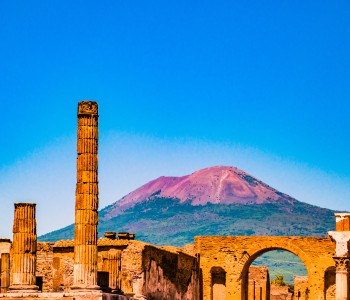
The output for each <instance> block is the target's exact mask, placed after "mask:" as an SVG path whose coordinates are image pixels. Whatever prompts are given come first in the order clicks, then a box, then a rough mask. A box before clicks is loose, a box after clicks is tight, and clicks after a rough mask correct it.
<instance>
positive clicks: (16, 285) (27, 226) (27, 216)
mask: <svg viewBox="0 0 350 300" xmlns="http://www.w3.org/2000/svg"><path fill="white" fill-rule="evenodd" d="M35 206H36V204H35V203H15V218H14V222H13V243H12V266H11V272H12V283H11V285H10V288H9V289H10V291H23V292H36V291H37V290H38V286H36V285H35V282H36V277H35V269H36V220H35Z"/></svg>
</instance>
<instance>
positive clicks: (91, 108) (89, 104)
mask: <svg viewBox="0 0 350 300" xmlns="http://www.w3.org/2000/svg"><path fill="white" fill-rule="evenodd" d="M79 115H92V116H97V115H98V104H97V102H96V101H91V100H84V101H80V102H79V103H78V116H79Z"/></svg>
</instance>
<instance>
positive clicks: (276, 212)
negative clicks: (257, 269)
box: [39, 166, 334, 246]
mask: <svg viewBox="0 0 350 300" xmlns="http://www.w3.org/2000/svg"><path fill="white" fill-rule="evenodd" d="M333 214H334V211H332V210H330V209H326V208H320V207H317V206H313V205H309V204H307V203H303V202H300V201H297V200H296V199H294V198H292V197H290V196H288V195H286V194H284V193H281V192H279V191H277V190H276V189H274V188H272V187H270V186H269V185H267V184H265V183H263V182H262V181H260V180H258V179H257V178H255V177H253V176H251V175H249V174H247V173H246V172H244V171H242V170H239V169H237V168H235V167H224V166H216V167H210V168H206V169H202V170H199V171H196V172H194V173H192V174H190V175H186V176H181V177H165V176H162V177H159V178H157V179H155V180H153V181H150V182H148V183H146V184H145V185H143V186H141V187H140V188H138V189H136V190H135V191H133V192H131V193H129V194H128V195H126V196H125V197H123V198H122V199H120V200H119V201H116V202H114V203H113V204H111V205H109V206H107V207H105V208H103V209H102V210H101V211H100V212H99V218H100V219H99V229H98V230H99V234H100V235H102V234H103V232H105V231H117V232H119V231H130V232H134V233H135V234H136V237H137V239H140V240H143V241H146V242H150V243H152V244H163V245H178V246H182V245H184V244H186V243H191V242H193V237H194V236H195V235H299V236H300V235H301V236H308V235H312V236H325V235H326V233H327V231H329V230H333V229H334V216H333ZM73 231H74V227H73V225H70V226H67V227H65V228H63V229H60V230H56V231H53V232H51V233H48V234H46V235H43V236H41V237H39V240H41V241H55V240H59V239H72V238H73Z"/></svg>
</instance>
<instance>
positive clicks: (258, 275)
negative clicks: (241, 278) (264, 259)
mask: <svg viewBox="0 0 350 300" xmlns="http://www.w3.org/2000/svg"><path fill="white" fill-rule="evenodd" d="M268 299H270V276H269V270H268V268H267V267H265V266H250V267H249V272H248V300H268Z"/></svg>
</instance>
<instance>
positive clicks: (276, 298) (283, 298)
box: [270, 284, 293, 300]
mask: <svg viewBox="0 0 350 300" xmlns="http://www.w3.org/2000/svg"><path fill="white" fill-rule="evenodd" d="M270 299H271V300H292V299H293V295H292V293H291V292H289V288H288V286H278V285H274V284H271V295H270Z"/></svg>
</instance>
